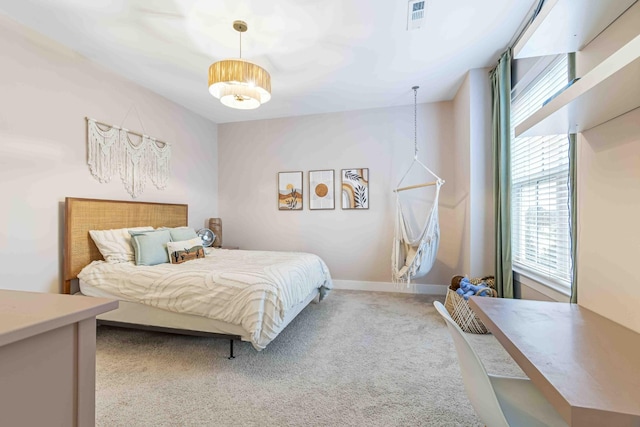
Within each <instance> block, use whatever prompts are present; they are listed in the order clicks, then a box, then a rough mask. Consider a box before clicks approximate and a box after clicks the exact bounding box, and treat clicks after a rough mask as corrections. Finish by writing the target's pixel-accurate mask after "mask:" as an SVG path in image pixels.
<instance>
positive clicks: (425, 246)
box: [391, 86, 444, 284]
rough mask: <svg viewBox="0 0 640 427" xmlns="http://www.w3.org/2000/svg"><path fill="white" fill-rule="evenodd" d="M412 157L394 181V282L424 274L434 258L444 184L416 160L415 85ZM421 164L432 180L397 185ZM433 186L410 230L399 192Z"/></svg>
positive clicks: (408, 279) (416, 89)
mask: <svg viewBox="0 0 640 427" xmlns="http://www.w3.org/2000/svg"><path fill="white" fill-rule="evenodd" d="M412 89H413V92H414V157H413V162H411V165H410V166H409V169H407V171H406V172H405V174H404V175H403V176H402V178H401V179H400V182H398V185H397V186H396V189H395V190H393V191H394V192H395V193H396V222H395V228H394V238H393V250H392V253H391V264H392V276H393V277H392V279H393V282H394V283H405V282H406V283H407V284H409V283H411V279H413V278H416V277H421V276H424V275H425V274H427V273H428V272H429V271H430V270H431V268H432V267H433V264H434V263H435V261H436V255H437V254H438V246H439V244H440V225H439V222H438V199H439V197H440V188H441V187H442V185H443V184H444V180H442V179H441V178H440V177H439V176H438V175H436V174H435V173H434V172H433V171H432V170H431V169H429V168H428V167H427V166H426V165H425V164H424V163H422V162H421V161H420V160H418V142H417V141H418V140H417V91H418V86H414V87H413V88H412ZM416 165H417V166H421V167H422V168H423V169H424V170H426V171H427V172H428V173H429V174H430V175H432V176H433V177H434V178H435V181H432V182H427V183H423V184H415V185H409V186H405V187H401V185H402V183H403V181H404V180H405V178H406V177H407V175H409V172H410V171H411V170H412V169H413V167H414V166H416ZM430 186H435V187H436V190H435V197H434V200H433V205H432V206H431V209H430V210H429V212H428V213H427V215H426V219H425V222H424V225H423V226H422V228H421V229H420V230H418V232H414V230H412V228H411V227H410V225H409V221H408V219H407V217H406V216H405V213H404V212H403V208H402V203H401V196H400V194H401V193H402V192H403V191H408V190H414V189H418V188H423V187H430Z"/></svg>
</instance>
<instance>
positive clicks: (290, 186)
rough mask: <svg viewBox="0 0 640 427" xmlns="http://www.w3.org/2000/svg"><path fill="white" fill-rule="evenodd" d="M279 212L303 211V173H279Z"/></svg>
mask: <svg viewBox="0 0 640 427" xmlns="http://www.w3.org/2000/svg"><path fill="white" fill-rule="evenodd" d="M278 210H281V211H299V210H302V172H280V173H278Z"/></svg>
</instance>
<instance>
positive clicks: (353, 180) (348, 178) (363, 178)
mask: <svg viewBox="0 0 640 427" xmlns="http://www.w3.org/2000/svg"><path fill="white" fill-rule="evenodd" d="M342 209H369V169H368V168H363V169H342Z"/></svg>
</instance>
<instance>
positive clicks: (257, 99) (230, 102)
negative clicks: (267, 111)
mask: <svg viewBox="0 0 640 427" xmlns="http://www.w3.org/2000/svg"><path fill="white" fill-rule="evenodd" d="M233 28H234V29H235V30H236V31H238V32H239V33H240V58H238V59H225V60H223V61H218V62H215V63H213V64H211V66H210V67H209V93H211V95H213V96H214V97H216V98H218V99H219V100H220V102H222V103H223V104H224V105H226V106H227V107H231V108H237V109H241V110H251V109H254V108H258V107H259V106H260V105H262V104H264V103H265V102H269V100H270V99H271V76H270V75H269V73H268V72H267V70H265V69H264V68H262V67H260V66H259V65H257V64H254V63H253V62H249V61H245V60H244V59H242V58H241V57H242V33H243V32H245V31H247V24H246V23H245V22H243V21H235V22H234V23H233Z"/></svg>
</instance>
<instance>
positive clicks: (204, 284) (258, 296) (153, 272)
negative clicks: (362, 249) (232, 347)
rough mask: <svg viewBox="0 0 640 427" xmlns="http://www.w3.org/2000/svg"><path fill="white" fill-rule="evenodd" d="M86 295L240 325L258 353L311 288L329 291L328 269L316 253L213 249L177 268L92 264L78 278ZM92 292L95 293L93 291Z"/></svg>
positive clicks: (104, 263)
mask: <svg viewBox="0 0 640 427" xmlns="http://www.w3.org/2000/svg"><path fill="white" fill-rule="evenodd" d="M78 278H80V280H81V291H82V293H83V294H85V295H90V296H91V295H93V296H98V295H103V294H102V293H100V292H99V291H103V292H107V293H109V294H111V295H113V296H114V297H117V298H119V299H122V300H126V301H132V302H139V303H142V304H147V305H150V306H153V307H158V308H162V309H165V310H169V311H174V312H179V313H188V314H194V315H198V316H205V317H209V318H211V319H217V320H222V321H224V322H228V323H233V324H236V325H241V326H242V327H243V328H244V329H245V330H247V331H248V332H249V333H250V334H251V342H252V344H253V346H254V347H255V348H256V349H258V350H261V349H263V348H264V347H265V346H266V345H267V344H268V343H269V342H271V340H273V339H274V338H275V337H276V336H277V335H278V333H279V332H280V330H281V329H282V327H281V325H282V322H283V319H284V317H285V313H286V312H287V310H288V309H290V308H291V307H293V306H294V305H296V304H298V303H300V302H302V301H303V300H304V299H305V298H306V297H307V296H308V295H309V294H310V293H311V292H312V291H313V290H314V289H317V288H320V297H321V299H322V297H324V295H325V293H326V292H327V290H328V289H331V287H332V283H331V276H330V274H329V269H328V268H327V266H326V264H325V263H324V261H322V259H320V258H319V257H318V256H316V255H312V254H308V253H300V252H265V251H241V250H224V249H213V250H211V251H208V255H207V256H206V257H205V258H203V259H199V260H193V261H188V262H185V263H182V264H160V265H155V266H152V267H147V266H136V265H135V264H134V263H133V262H125V263H117V264H109V263H106V262H104V261H94V262H92V263H91V264H89V265H88V266H86V267H85V268H83V269H82V271H81V272H80V273H79V274H78ZM96 290H97V291H96Z"/></svg>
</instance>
